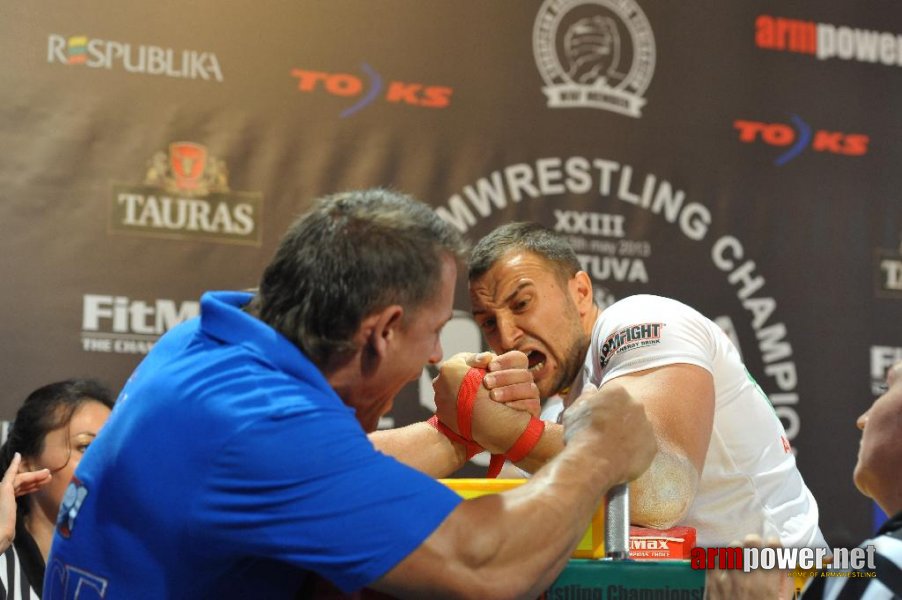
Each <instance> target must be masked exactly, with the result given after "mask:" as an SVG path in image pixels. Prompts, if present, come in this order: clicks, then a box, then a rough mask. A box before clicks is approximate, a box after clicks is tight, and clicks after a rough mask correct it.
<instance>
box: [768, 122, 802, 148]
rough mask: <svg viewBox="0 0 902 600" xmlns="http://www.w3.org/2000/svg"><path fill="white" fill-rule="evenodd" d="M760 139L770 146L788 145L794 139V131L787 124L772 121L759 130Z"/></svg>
mask: <svg viewBox="0 0 902 600" xmlns="http://www.w3.org/2000/svg"><path fill="white" fill-rule="evenodd" d="M761 139H763V140H764V141H765V142H766V143H768V144H770V145H771V146H788V145H789V144H791V143H792V141H793V140H794V139H796V132H795V131H793V130H792V127H790V126H789V125H783V124H782V123H772V124H770V125H766V126H765V127H764V129H763V130H762V131H761Z"/></svg>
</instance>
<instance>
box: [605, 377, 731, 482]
mask: <svg viewBox="0 0 902 600" xmlns="http://www.w3.org/2000/svg"><path fill="white" fill-rule="evenodd" d="M616 379H617V382H618V383H619V384H620V385H623V386H625V387H626V388H627V390H628V391H629V392H630V393H631V394H633V395H634V396H635V397H636V398H639V400H640V401H641V402H642V404H643V405H644V406H645V414H646V415H647V416H648V419H649V421H651V424H652V428H653V429H654V431H655V436H656V437H657V438H658V440H659V441H661V442H663V445H664V446H665V447H669V448H672V449H673V450H674V451H676V452H679V453H681V454H683V455H684V456H685V457H686V458H687V459H688V460H689V461H690V462H691V463H692V465H693V466H694V467H695V468H696V470H697V471H698V473H699V474H701V472H702V467H703V466H704V463H705V455H706V454H707V452H708V444H709V442H710V440H711V431H712V428H713V425H714V378H713V377H712V375H711V373H710V372H709V371H707V370H706V369H703V368H702V367H699V366H696V365H692V364H687V363H677V364H670V365H666V366H663V367H656V368H653V369H645V370H642V371H636V372H634V373H630V374H627V375H621V376H619V377H617V378H616Z"/></svg>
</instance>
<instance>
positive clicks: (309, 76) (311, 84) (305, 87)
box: [291, 69, 329, 92]
mask: <svg viewBox="0 0 902 600" xmlns="http://www.w3.org/2000/svg"><path fill="white" fill-rule="evenodd" d="M291 76H292V77H297V78H298V89H299V90H301V91H302V92H312V91H313V90H314V88H316V82H317V81H320V80H323V79H326V78H328V77H329V74H328V73H322V72H320V71H304V70H302V69H292V70H291Z"/></svg>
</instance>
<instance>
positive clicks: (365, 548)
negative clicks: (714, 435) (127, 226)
mask: <svg viewBox="0 0 902 600" xmlns="http://www.w3.org/2000/svg"><path fill="white" fill-rule="evenodd" d="M464 256H465V247H464V245H463V243H462V240H461V238H460V236H459V234H458V233H457V232H456V230H454V229H453V228H452V227H451V226H450V225H449V224H448V223H446V222H445V221H443V220H442V219H440V218H439V217H438V216H437V215H436V214H435V213H434V211H433V210H432V209H431V208H430V207H429V206H427V205H425V204H423V203H421V202H419V201H416V200H414V199H412V198H410V197H408V196H404V195H401V194H397V193H394V192H390V191H386V190H380V189H374V190H363V191H357V192H348V193H342V194H335V195H332V196H327V197H325V198H321V199H319V200H318V201H316V202H315V203H314V204H313V206H312V207H311V209H310V210H308V211H307V212H306V213H305V214H304V215H303V216H301V217H300V218H299V219H298V220H297V221H296V222H295V223H294V224H293V225H292V226H291V227H290V229H289V231H288V232H287V234H286V235H285V236H284V237H283V239H282V241H281V242H280V244H279V247H278V248H277V250H276V254H275V257H274V258H273V259H272V261H271V262H270V264H269V265H268V266H267V268H266V269H265V271H264V273H263V277H262V279H261V282H260V285H259V288H258V292H257V293H256V294H255V295H252V294H247V293H240V292H208V293H206V294H204V295H203V297H202V298H201V311H200V316H199V317H198V318H195V319H191V320H188V321H186V322H184V323H182V324H180V325H178V326H176V327H174V328H173V329H171V330H170V331H168V332H167V333H166V334H165V335H163V337H162V338H161V339H160V340H159V341H158V342H157V343H156V344H155V345H154V347H153V349H152V350H151V351H150V352H149V353H148V355H147V357H146V358H145V359H144V360H143V361H142V362H141V364H140V365H139V366H138V368H137V370H136V371H135V373H134V374H133V375H132V376H131V378H130V379H129V382H128V383H127V384H126V386H125V388H124V389H123V391H122V393H121V394H120V397H119V400H118V401H117V404H116V409H115V410H114V411H113V416H112V418H111V419H110V422H109V424H108V426H107V428H106V429H105V430H104V433H103V435H102V436H100V437H99V438H98V440H97V442H96V443H95V445H94V446H93V447H92V448H91V452H90V453H89V454H88V455H87V456H86V457H85V460H84V461H82V463H81V465H79V468H78V470H77V471H76V473H75V476H76V479H75V480H73V483H72V484H71V489H70V493H67V497H69V498H71V502H67V503H66V504H64V510H62V511H61V513H60V520H59V521H58V524H57V530H56V534H55V537H54V542H53V549H52V551H51V555H50V561H49V562H48V566H47V576H46V578H45V583H44V586H45V587H44V591H45V595H46V596H47V597H48V598H51V597H52V598H53V599H54V600H57V599H61V598H75V597H77V595H78V594H79V592H84V591H86V590H88V589H92V590H93V592H94V593H95V594H96V595H98V596H101V597H104V598H107V599H112V598H128V599H129V600H139V599H141V598H148V599H157V598H217V599H219V600H226V599H229V598H236V599H237V598H241V599H245V598H294V597H296V595H297V594H298V593H300V595H302V596H304V595H311V594H312V593H314V591H315V588H313V587H311V586H312V584H311V582H312V581H314V580H315V579H316V578H317V577H322V578H325V579H327V580H329V581H331V582H333V583H334V584H336V585H337V586H338V587H339V589H340V590H341V591H342V592H343V593H351V592H354V591H355V590H358V589H361V588H363V587H368V588H371V589H375V590H376V591H378V592H383V593H388V594H391V595H394V596H397V597H401V598H408V597H410V598H423V597H427V596H429V597H435V598H441V597H473V598H498V597H533V598H535V597H537V596H538V595H539V594H540V593H541V592H542V591H543V590H545V589H547V587H548V586H549V585H550V584H551V582H552V581H553V580H554V578H555V577H556V576H557V574H558V573H559V572H560V571H561V570H562V569H563V567H564V566H565V565H566V563H567V560H568V558H569V556H570V553H571V552H572V550H573V549H574V548H575V547H576V546H577V544H578V542H579V540H580V538H581V537H582V535H583V533H584V532H585V528H586V525H587V524H588V522H589V520H590V518H591V516H592V514H593V512H594V510H595V507H596V506H597V505H598V503H599V501H600V500H601V499H602V498H603V496H604V494H605V493H606V492H607V490H608V489H609V488H610V487H611V486H613V485H616V484H619V483H622V482H625V481H627V480H631V479H633V478H635V477H637V476H638V475H639V474H640V473H642V472H643V471H644V470H645V469H646V467H647V466H648V464H649V462H650V461H651V457H652V456H653V455H654V453H655V442H654V436H653V435H652V433H651V426H650V424H649V423H648V420H647V419H646V418H645V415H644V410H643V409H642V407H641V405H639V403H638V402H636V401H635V400H634V399H633V398H632V397H631V396H630V394H629V393H626V391H625V390H623V389H618V387H617V386H616V385H614V386H610V387H609V388H608V389H607V390H606V391H605V392H602V393H596V394H590V395H587V396H584V397H582V398H580V399H579V400H577V401H576V402H575V403H574V404H573V406H571V408H570V409H569V410H568V411H567V416H566V418H565V419H564V425H563V427H564V438H565V441H566V446H565V447H564V448H563V450H562V451H561V452H560V456H559V458H557V459H555V460H551V461H549V463H548V465H547V467H546V468H545V469H543V470H542V471H541V472H539V473H538V474H536V476H535V477H534V478H533V479H532V480H531V481H530V482H528V483H527V484H525V485H523V486H521V487H519V488H517V489H515V490H510V491H508V492H505V493H504V494H499V495H493V496H491V497H489V496H484V497H481V498H475V499H471V500H463V499H462V498H460V497H459V496H458V495H457V494H456V493H455V492H453V491H452V490H451V489H449V488H448V487H446V486H444V485H442V484H441V483H440V482H437V481H435V479H433V478H432V477H430V476H429V475H428V474H435V475H438V474H447V473H451V472H453V471H454V470H456V469H457V468H459V467H460V466H461V465H462V464H463V463H464V462H465V461H466V459H467V448H466V445H465V444H461V443H459V442H455V441H452V438H451V437H450V436H448V435H447V434H446V433H445V432H443V431H442V430H441V429H440V428H439V427H436V426H432V425H430V424H429V423H425V422H424V423H418V424H414V425H411V426H408V427H403V428H400V429H397V430H390V431H383V432H379V435H376V434H373V435H372V436H367V433H369V432H373V431H374V430H375V429H376V426H377V423H378V421H379V418H380V416H382V415H384V414H385V413H386V412H387V411H388V410H390V409H391V407H392V404H393V402H394V399H395V396H396V395H397V393H398V392H399V391H400V390H401V389H402V388H403V387H404V386H405V385H406V384H408V383H409V382H411V381H415V380H417V379H418V378H419V377H420V374H421V373H422V369H423V367H424V366H425V365H426V364H427V363H428V364H437V363H438V362H439V361H441V359H442V346H441V341H440V334H441V331H442V328H443V326H444V325H445V323H447V322H448V321H449V320H450V319H451V317H452V314H453V313H452V307H453V302H454V287H455V283H456V280H457V271H458V267H459V266H461V263H462V260H463V258H464ZM493 362H495V363H501V367H502V368H498V367H497V366H496V367H492V365H491V364H490V365H489V369H490V370H491V373H492V377H493V379H494V378H503V379H505V380H507V381H508V382H509V383H513V385H514V386H515V387H516V385H522V384H525V389H527V390H532V389H533V388H532V382H531V376H530V375H529V373H528V371H527V370H526V365H527V361H526V357H525V356H524V355H523V354H522V353H519V352H513V353H508V354H507V355H503V356H499V357H498V358H497V359H494V360H493ZM504 363H507V364H504ZM502 375H503V376H504V377H501V376H502ZM517 382H519V383H517ZM495 383H496V384H497V383H498V382H497V381H496V382H495ZM437 389H442V387H441V386H437ZM499 406H500V405H499ZM501 408H505V409H506V407H501ZM507 410H510V409H507ZM410 465H415V466H416V467H417V469H419V470H417V469H414V468H411V466H410ZM427 473H428V474H427ZM552 506H554V507H555V508H549V507H552Z"/></svg>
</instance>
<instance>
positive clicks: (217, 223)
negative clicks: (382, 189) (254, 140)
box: [116, 193, 254, 236]
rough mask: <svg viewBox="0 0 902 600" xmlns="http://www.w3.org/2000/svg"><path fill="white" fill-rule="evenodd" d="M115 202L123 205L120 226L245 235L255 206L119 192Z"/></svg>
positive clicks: (251, 220) (249, 229)
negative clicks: (122, 216)
mask: <svg viewBox="0 0 902 600" xmlns="http://www.w3.org/2000/svg"><path fill="white" fill-rule="evenodd" d="M116 202H117V203H118V205H119V206H121V207H122V208H124V209H125V210H124V218H123V219H122V220H121V221H120V222H119V223H118V225H120V226H122V227H152V228H154V229H169V230H174V231H182V230H184V231H200V232H207V233H226V234H232V235H241V236H246V235H249V234H251V233H253V231H254V206H253V205H252V204H249V203H244V202H242V203H238V204H235V205H234V206H230V205H229V203H227V202H212V201H211V200H209V199H203V198H169V197H166V196H160V197H156V196H151V195H147V196H145V195H142V194H136V193H120V194H119V195H118V196H117V197H116Z"/></svg>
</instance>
